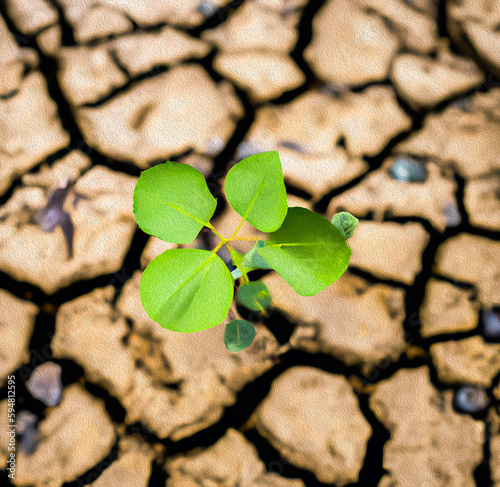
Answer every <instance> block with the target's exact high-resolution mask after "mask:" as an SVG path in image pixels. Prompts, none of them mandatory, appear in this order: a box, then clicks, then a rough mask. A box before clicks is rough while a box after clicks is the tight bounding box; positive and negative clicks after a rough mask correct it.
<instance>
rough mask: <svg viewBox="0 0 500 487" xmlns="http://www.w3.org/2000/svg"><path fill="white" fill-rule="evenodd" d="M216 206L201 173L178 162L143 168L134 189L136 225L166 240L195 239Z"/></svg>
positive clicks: (187, 241)
mask: <svg viewBox="0 0 500 487" xmlns="http://www.w3.org/2000/svg"><path fill="white" fill-rule="evenodd" d="M216 206H217V201H216V199H215V198H214V197H213V196H212V195H211V194H210V191H209V189H208V186H207V183H206V181H205V178H204V177H203V174H201V173H200V172H199V171H197V170H196V169H194V168H193V167H191V166H188V165H187V164H179V163H177V162H170V161H168V162H166V163H165V164H158V165H157V166H154V167H151V168H149V169H147V170H146V171H143V172H142V173H141V176H140V177H139V180H138V181H137V184H136V186H135V190H134V214H135V219H136V221H137V224H138V225H139V226H140V227H141V228H142V230H143V231H144V232H146V233H148V234H150V235H155V236H156V237H159V238H161V239H162V240H166V241H168V242H174V243H180V244H182V243H189V242H191V241H192V240H194V239H195V238H196V236H197V235H198V233H199V232H200V230H201V229H202V228H203V226H207V224H208V223H209V222H210V218H211V217H212V215H213V214H214V211H215V207H216Z"/></svg>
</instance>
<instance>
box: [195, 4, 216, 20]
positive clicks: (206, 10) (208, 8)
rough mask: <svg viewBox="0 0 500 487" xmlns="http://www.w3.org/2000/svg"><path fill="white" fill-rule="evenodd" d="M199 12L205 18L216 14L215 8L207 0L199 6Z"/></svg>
mask: <svg viewBox="0 0 500 487" xmlns="http://www.w3.org/2000/svg"><path fill="white" fill-rule="evenodd" d="M198 12H200V14H201V15H204V16H205V17H210V16H212V15H213V14H214V13H215V7H214V6H213V4H212V3H210V2H208V1H207V0H203V1H201V2H200V3H199V4H198Z"/></svg>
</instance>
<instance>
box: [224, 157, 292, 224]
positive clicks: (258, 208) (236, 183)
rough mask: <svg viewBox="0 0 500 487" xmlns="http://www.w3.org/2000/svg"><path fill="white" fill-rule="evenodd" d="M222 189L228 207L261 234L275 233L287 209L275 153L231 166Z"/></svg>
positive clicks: (284, 190) (283, 185)
mask: <svg viewBox="0 0 500 487" xmlns="http://www.w3.org/2000/svg"><path fill="white" fill-rule="evenodd" d="M224 190H225V193H226V198H227V201H228V202H229V204H230V205H231V206H232V207H233V208H234V210H235V211H236V212H237V213H238V214H239V215H241V216H242V217H243V218H244V219H246V220H248V221H249V222H250V223H251V224H252V225H253V226H254V227H255V228H258V229H259V230H261V231H262V232H274V231H275V230H277V229H278V228H279V227H280V225H281V224H282V223H283V220H284V218H285V216H286V212H287V209H288V206H287V201H286V189H285V183H284V181H283V171H282V169H281V162H280V158H279V154H278V152H277V151H272V152H262V153H261V154H255V155H253V156H250V157H247V158H246V159H243V160H242V161H240V162H238V164H236V165H235V166H234V167H232V168H231V169H230V170H229V172H228V173H227V176H226V181H225V183H224Z"/></svg>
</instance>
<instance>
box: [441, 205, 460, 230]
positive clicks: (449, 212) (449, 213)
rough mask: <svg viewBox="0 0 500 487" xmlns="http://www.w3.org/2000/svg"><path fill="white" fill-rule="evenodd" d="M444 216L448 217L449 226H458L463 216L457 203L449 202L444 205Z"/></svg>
mask: <svg viewBox="0 0 500 487" xmlns="http://www.w3.org/2000/svg"><path fill="white" fill-rule="evenodd" d="M443 213H444V216H445V217H446V226H447V227H456V226H458V225H460V222H461V221H462V218H461V217H460V213H459V211H458V208H457V205H456V204H453V203H449V204H447V205H446V206H445V207H444V210H443Z"/></svg>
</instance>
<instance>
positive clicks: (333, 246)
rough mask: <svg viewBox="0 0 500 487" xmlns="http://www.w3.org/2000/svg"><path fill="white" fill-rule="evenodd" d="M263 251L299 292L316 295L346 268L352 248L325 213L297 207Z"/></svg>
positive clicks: (289, 211)
mask: <svg viewBox="0 0 500 487" xmlns="http://www.w3.org/2000/svg"><path fill="white" fill-rule="evenodd" d="M259 253H260V254H261V255H262V257H264V258H265V259H266V260H267V261H268V262H269V264H270V265H271V266H272V267H273V269H275V270H276V272H277V273H278V274H279V275H280V276H281V277H283V279H285V281H287V282H288V284H290V286H292V287H293V288H294V289H295V291H296V292H297V293H298V294H300V295H301V296H312V295H313V294H317V293H319V292H320V291H322V290H323V289H325V288H326V287H328V286H329V285H330V284H332V283H333V282H334V281H335V280H337V279H338V278H339V277H340V276H341V275H342V274H343V273H344V272H345V270H346V269H347V266H348V265H349V259H350V257H351V248H350V247H349V245H347V243H346V241H345V238H344V236H343V235H342V234H341V233H340V231H339V230H338V229H337V228H336V227H335V226H334V225H332V224H331V223H330V222H329V221H328V220H327V219H326V218H325V217H324V216H321V215H319V214H318V213H314V212H312V211H310V210H307V209H305V208H299V207H297V208H289V209H288V214H287V216H286V218H285V221H284V222H283V225H282V226H281V228H280V229H279V230H278V231H276V232H274V233H272V234H271V235H270V238H269V240H268V241H267V242H266V246H265V247H264V248H261V249H259Z"/></svg>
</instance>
